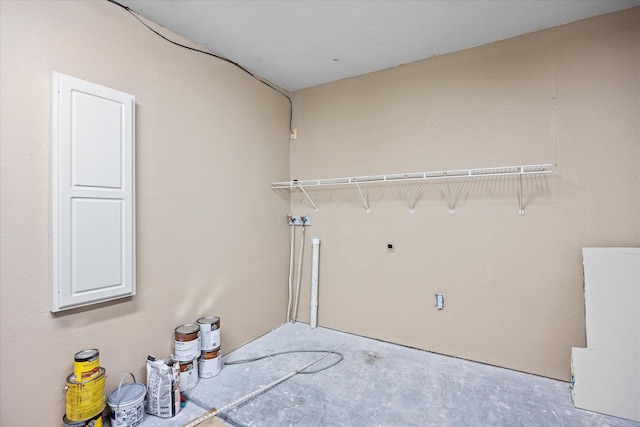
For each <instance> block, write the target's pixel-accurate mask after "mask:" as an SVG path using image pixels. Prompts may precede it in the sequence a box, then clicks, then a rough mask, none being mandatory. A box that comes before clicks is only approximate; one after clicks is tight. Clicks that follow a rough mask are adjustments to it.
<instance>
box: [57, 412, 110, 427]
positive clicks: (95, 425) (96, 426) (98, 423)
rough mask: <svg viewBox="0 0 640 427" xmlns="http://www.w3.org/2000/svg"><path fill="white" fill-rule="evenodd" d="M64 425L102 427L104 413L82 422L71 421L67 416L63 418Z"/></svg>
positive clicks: (69, 426)
mask: <svg viewBox="0 0 640 427" xmlns="http://www.w3.org/2000/svg"><path fill="white" fill-rule="evenodd" d="M62 425H63V426H64V427H102V413H99V414H98V415H95V416H93V417H91V418H88V419H86V420H80V421H70V420H68V419H67V416H66V415H65V416H63V417H62Z"/></svg>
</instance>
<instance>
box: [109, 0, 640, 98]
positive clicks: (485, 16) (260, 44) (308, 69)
mask: <svg viewBox="0 0 640 427" xmlns="http://www.w3.org/2000/svg"><path fill="white" fill-rule="evenodd" d="M115 1H117V2H118V3H120V4H122V5H124V6H127V7H129V8H130V9H131V10H133V11H135V12H137V13H139V14H140V15H141V16H143V17H145V18H147V19H149V20H151V21H153V22H156V23H158V24H160V25H162V26H163V27H165V28H168V29H170V30H172V31H173V32H175V33H177V34H180V35H182V36H184V37H185V38H187V39H189V40H191V41H193V42H195V43H197V44H199V45H201V46H202V47H203V48H205V49H206V50H209V51H211V52H213V53H215V54H217V55H220V56H223V57H225V58H228V59H229V60H231V61H233V62H236V63H238V64H239V65H241V66H243V67H244V68H246V69H247V70H249V71H251V72H252V73H253V74H255V75H257V76H259V77H261V78H263V79H265V80H267V81H269V82H271V83H273V84H275V85H277V86H280V87H281V88H283V89H286V90H289V91H295V90H299V89H304V88H308V87H312V86H316V85H319V84H323V83H328V82H332V81H336V80H340V79H343V78H346V77H352V76H356V75H360V74H365V73H369V72H372V71H377V70H382V69H385V68H390V67H394V66H397V65H400V64H406V63H409V62H413V61H417V60H420V59H424V58H429V57H432V56H436V55H442V54H444V53H448V52H454V51H457V50H461V49H466V48H469V47H473V46H479V45H482V44H486V43H491V42H494V41H497V40H502V39H506V38H509V37H514V36H517V35H520V34H525V33H530V32H533V31H537V30H540V29H543V28H550V27H554V26H557V25H561V24H566V23H569V22H573V21H577V20H580V19H584V18H589V17H592V16H596V15H601V14H604V13H609V12H613V11H617V10H621V9H626V8H630V7H634V6H639V5H640V0H501V1H497V0H469V1H467V0H465V1H463V0H460V1H457V0H449V1H435V0H422V1H385V0H377V1H335V0H334V1H310V0H297V1H275V0H273V1H268V0H262V1H256V0H254V1H222V0H216V1H211V0H209V1H207V0H172V1H167V0H115Z"/></svg>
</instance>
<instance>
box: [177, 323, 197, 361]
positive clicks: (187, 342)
mask: <svg viewBox="0 0 640 427" xmlns="http://www.w3.org/2000/svg"><path fill="white" fill-rule="evenodd" d="M174 349H175V355H176V359H177V360H179V361H189V360H193V359H195V358H196V357H198V356H199V355H200V325H198V324H196V323H187V324H185V325H181V326H178V327H177V328H176V329H175V344H174Z"/></svg>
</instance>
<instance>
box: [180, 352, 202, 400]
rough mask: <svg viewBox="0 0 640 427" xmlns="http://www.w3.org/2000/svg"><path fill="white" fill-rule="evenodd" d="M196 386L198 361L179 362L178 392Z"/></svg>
mask: <svg viewBox="0 0 640 427" xmlns="http://www.w3.org/2000/svg"><path fill="white" fill-rule="evenodd" d="M197 385H198V359H197V358H193V359H191V360H185V361H181V362H180V392H183V391H187V390H191V389H192V388H194V387H195V386H197Z"/></svg>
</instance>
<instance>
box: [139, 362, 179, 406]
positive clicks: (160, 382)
mask: <svg viewBox="0 0 640 427" xmlns="http://www.w3.org/2000/svg"><path fill="white" fill-rule="evenodd" d="M145 412H146V413H147V414H151V415H155V416H157V417H160V418H170V417H173V416H174V415H176V414H177V413H178V412H180V365H179V363H178V361H177V360H175V359H174V358H173V355H171V356H168V357H167V358H165V359H163V360H158V359H156V358H155V357H154V356H152V355H149V356H148V357H147V400H146V403H145Z"/></svg>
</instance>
